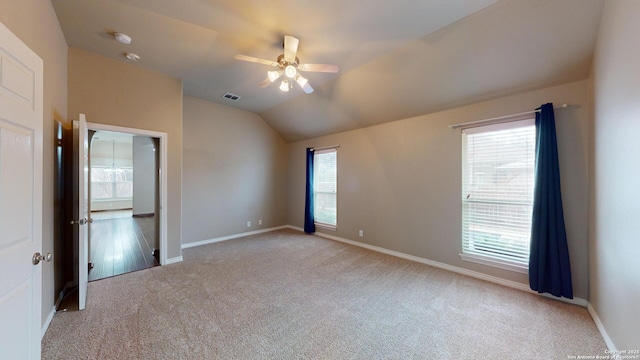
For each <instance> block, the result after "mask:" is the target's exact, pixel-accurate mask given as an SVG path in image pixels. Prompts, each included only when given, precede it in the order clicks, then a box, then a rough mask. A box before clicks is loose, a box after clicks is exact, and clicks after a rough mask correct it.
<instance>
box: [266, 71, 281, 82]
mask: <svg viewBox="0 0 640 360" xmlns="http://www.w3.org/2000/svg"><path fill="white" fill-rule="evenodd" d="M280 75H282V72H280V71H267V77H268V78H269V81H271V82H274V81H276V80H277V79H278V78H279V77H280Z"/></svg>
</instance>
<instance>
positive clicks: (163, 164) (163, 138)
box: [87, 122, 168, 265]
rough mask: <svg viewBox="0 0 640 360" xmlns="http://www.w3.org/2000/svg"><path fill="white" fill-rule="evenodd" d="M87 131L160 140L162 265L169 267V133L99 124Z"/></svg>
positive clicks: (88, 125)
mask: <svg viewBox="0 0 640 360" xmlns="http://www.w3.org/2000/svg"><path fill="white" fill-rule="evenodd" d="M87 129H88V130H94V131H112V132H121V133H127V134H133V135H141V136H149V137H152V138H158V139H160V146H159V148H160V149H159V151H160V156H159V163H158V172H159V191H158V194H159V199H158V200H159V205H160V206H159V209H160V214H159V216H158V220H159V221H160V231H159V232H160V233H159V238H160V265H167V210H166V209H167V137H168V135H167V133H164V132H159V131H153V130H145V129H136V128H128V127H123V126H115V125H107V124H98V123H92V122H87Z"/></svg>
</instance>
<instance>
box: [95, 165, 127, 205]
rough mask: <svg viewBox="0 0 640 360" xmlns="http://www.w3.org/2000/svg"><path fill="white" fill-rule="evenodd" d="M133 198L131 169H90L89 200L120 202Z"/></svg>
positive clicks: (100, 167)
mask: <svg viewBox="0 0 640 360" xmlns="http://www.w3.org/2000/svg"><path fill="white" fill-rule="evenodd" d="M131 198H133V168H131V167H124V168H117V169H115V168H112V167H108V166H92V167H91V199H92V200H122V199H131Z"/></svg>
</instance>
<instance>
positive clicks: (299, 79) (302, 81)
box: [296, 75, 309, 88]
mask: <svg viewBox="0 0 640 360" xmlns="http://www.w3.org/2000/svg"><path fill="white" fill-rule="evenodd" d="M296 82H297V83H298V85H300V87H301V88H303V87H305V85H307V83H308V82H309V80H307V79H306V78H304V77H303V76H302V75H298V76H296Z"/></svg>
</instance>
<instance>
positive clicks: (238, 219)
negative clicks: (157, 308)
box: [182, 97, 287, 243]
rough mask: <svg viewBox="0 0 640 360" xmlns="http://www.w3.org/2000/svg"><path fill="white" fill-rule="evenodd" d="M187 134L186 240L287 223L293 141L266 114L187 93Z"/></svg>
mask: <svg viewBox="0 0 640 360" xmlns="http://www.w3.org/2000/svg"><path fill="white" fill-rule="evenodd" d="M183 135H184V160H183V186H182V194H183V195H182V196H183V203H182V204H183V207H182V213H183V227H182V229H183V231H182V237H183V243H189V242H195V241H201V240H208V239H212V238H216V237H221V236H226V235H233V234H238V233H243V232H248V231H254V230H260V229H266V228H270V227H274V226H279V225H286V196H287V192H286V183H287V171H286V168H287V144H286V142H285V141H284V140H283V139H282V137H281V136H280V135H278V134H277V133H276V132H275V131H274V130H273V129H272V128H271V127H269V125H267V124H266V123H265V122H264V121H263V120H262V118H260V117H259V116H258V115H256V114H253V113H250V112H247V111H242V110H237V109H234V108H231V107H227V106H224V105H219V104H214V103H211V102H207V101H204V100H199V99H195V98H190V97H185V98H184V114H183ZM259 219H262V225H258V220H259ZM247 221H251V227H250V228H248V227H247Z"/></svg>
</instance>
